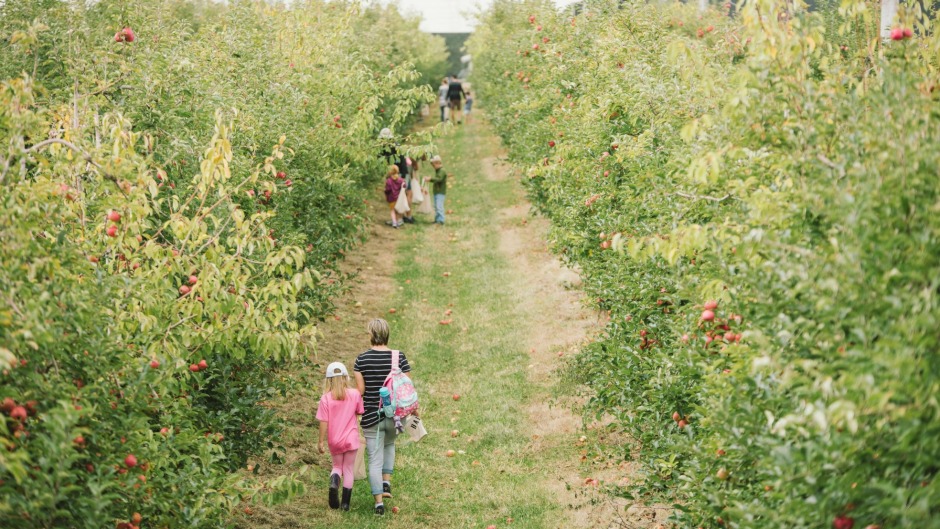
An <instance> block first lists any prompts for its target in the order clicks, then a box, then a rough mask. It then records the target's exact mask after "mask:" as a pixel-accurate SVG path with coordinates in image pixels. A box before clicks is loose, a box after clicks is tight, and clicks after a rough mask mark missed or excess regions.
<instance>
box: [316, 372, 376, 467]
mask: <svg viewBox="0 0 940 529" xmlns="http://www.w3.org/2000/svg"><path fill="white" fill-rule="evenodd" d="M364 412H365V410H363V409H362V396H361V395H359V392H358V391H356V390H354V389H352V388H346V400H336V399H334V398H333V394H332V393H327V394H326V395H323V396H322V397H320V406H319V407H317V420H318V421H325V422H326V423H327V430H326V441H327V444H328V445H329V446H330V453H331V454H342V453H344V452H349V451H350V450H358V449H359V421H357V420H356V416H357V415H362V414H363V413H364Z"/></svg>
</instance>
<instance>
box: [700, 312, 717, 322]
mask: <svg viewBox="0 0 940 529" xmlns="http://www.w3.org/2000/svg"><path fill="white" fill-rule="evenodd" d="M714 319H715V313H714V312H712V311H710V310H704V311H702V321H713V320H714Z"/></svg>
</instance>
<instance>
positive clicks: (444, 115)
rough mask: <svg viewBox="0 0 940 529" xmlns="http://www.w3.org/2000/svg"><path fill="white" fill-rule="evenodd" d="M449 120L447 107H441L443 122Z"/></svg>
mask: <svg viewBox="0 0 940 529" xmlns="http://www.w3.org/2000/svg"><path fill="white" fill-rule="evenodd" d="M446 119H447V105H441V122H442V123H443V122H444V121H445V120H446Z"/></svg>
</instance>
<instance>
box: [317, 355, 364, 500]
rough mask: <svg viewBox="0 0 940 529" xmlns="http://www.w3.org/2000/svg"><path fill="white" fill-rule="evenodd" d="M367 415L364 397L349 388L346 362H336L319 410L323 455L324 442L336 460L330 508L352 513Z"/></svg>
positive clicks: (330, 367) (327, 371)
mask: <svg viewBox="0 0 940 529" xmlns="http://www.w3.org/2000/svg"><path fill="white" fill-rule="evenodd" d="M364 412H365V410H363V408H362V396H361V395H360V394H359V392H358V391H356V390H355V389H352V388H351V387H349V372H348V371H346V366H344V365H343V363H342V362H333V363H332V364H330V365H329V366H327V368H326V379H325V380H324V382H323V396H322V397H320V406H319V407H318V408H317V420H318V421H320V442H319V444H318V446H317V448H318V449H319V450H320V453H321V454H322V453H323V452H324V450H323V441H327V444H328V445H329V447H330V455H331V456H332V457H333V471H332V472H331V473H330V496H329V502H330V508H331V509H338V508H340V507H342V509H343V510H344V511H348V510H349V500H350V498H351V497H352V487H353V469H354V468H355V465H356V452H358V451H359V421H358V416H359V415H362V414H363V413H364ZM340 477H342V480H343V501H342V504H340V501H339V482H340Z"/></svg>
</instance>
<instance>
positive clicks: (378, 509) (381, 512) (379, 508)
mask: <svg viewBox="0 0 940 529" xmlns="http://www.w3.org/2000/svg"><path fill="white" fill-rule="evenodd" d="M375 515H376V516H385V505H376V506H375Z"/></svg>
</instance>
